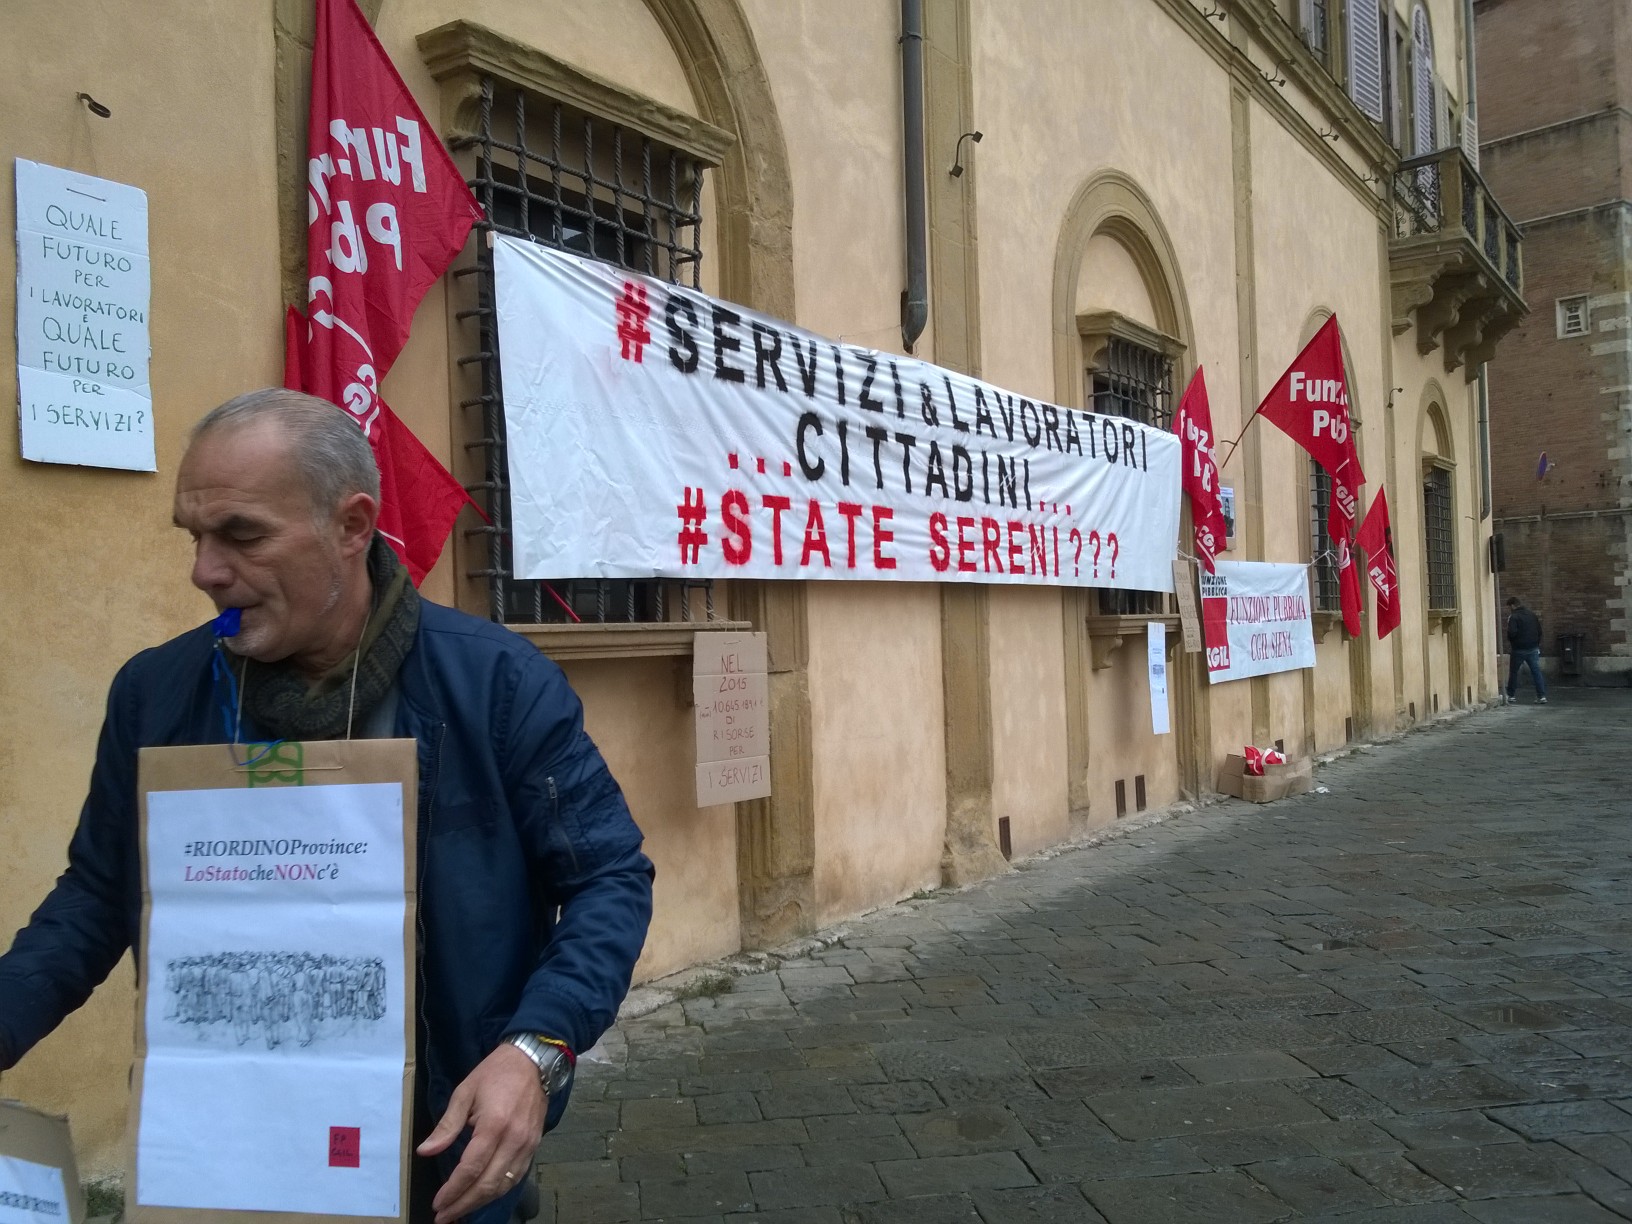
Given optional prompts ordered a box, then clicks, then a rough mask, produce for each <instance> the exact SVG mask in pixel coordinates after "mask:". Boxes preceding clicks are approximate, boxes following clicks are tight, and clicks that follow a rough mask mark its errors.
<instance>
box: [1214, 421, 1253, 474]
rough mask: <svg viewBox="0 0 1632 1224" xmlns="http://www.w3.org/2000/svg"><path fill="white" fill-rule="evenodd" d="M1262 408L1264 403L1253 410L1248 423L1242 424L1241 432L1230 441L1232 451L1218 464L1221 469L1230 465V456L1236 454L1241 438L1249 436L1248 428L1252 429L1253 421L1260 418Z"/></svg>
mask: <svg viewBox="0 0 1632 1224" xmlns="http://www.w3.org/2000/svg"><path fill="white" fill-rule="evenodd" d="M1262 408H1263V405H1262V404H1259V405H1258V407H1257V408H1254V409H1253V410H1252V415H1251V416H1249V417H1248V418H1247V423H1246V424H1245V425H1243V426H1241V432H1240V433H1238V434H1236V435H1235V441H1234V442H1231V443H1230V453H1229V454H1228V455H1225V456H1224V458H1223V460H1222V461H1221V462H1220V463H1219V465H1218V470H1219V471H1221V472H1222V471H1223V470H1224V469H1225V467H1226V466H1228V464H1229V462H1230V457H1231V456H1232V455H1234V454H1235V448H1236V447H1238V446H1240V445H1241V439H1242V438H1244V437H1246V436H1247V430H1248V429H1250V428H1251V427H1252V423H1253V422H1254V421H1256V420H1257V419H1258V413H1259V411H1260V410H1261V409H1262Z"/></svg>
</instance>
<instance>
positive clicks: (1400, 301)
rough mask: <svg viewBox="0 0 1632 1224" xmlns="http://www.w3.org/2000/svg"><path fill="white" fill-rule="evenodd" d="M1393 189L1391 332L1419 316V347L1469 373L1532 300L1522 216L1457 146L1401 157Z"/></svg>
mask: <svg viewBox="0 0 1632 1224" xmlns="http://www.w3.org/2000/svg"><path fill="white" fill-rule="evenodd" d="M1393 194H1394V237H1393V239H1392V241H1390V243H1389V273H1390V279H1391V283H1392V287H1393V293H1392V297H1393V302H1392V306H1393V316H1394V334H1395V335H1400V334H1401V333H1403V332H1405V331H1408V330H1410V328H1411V327H1412V326H1413V325H1415V327H1416V329H1417V348H1418V350H1419V351H1421V352H1423V353H1431V352H1433V351H1434V350H1435V349H1436V348H1443V349H1444V352H1445V372H1446V373H1447V374H1448V373H1450V372H1451V371H1452V370H1455V369H1457V368H1458V367H1459V366H1460V367H1462V368H1463V369H1464V370H1465V373H1466V377H1467V378H1468V379H1469V381H1471V380H1472V379H1473V377H1474V376H1475V374H1476V373H1477V372H1478V369H1479V366H1480V365H1481V364H1482V363H1483V362H1485V361H1488V360H1489V359H1490V357H1491V356H1492V355H1493V354H1494V352H1495V350H1496V342H1497V341H1498V340H1500V339H1501V338H1502V337H1503V336H1504V335H1506V334H1507V333H1508V332H1509V331H1511V330H1512V329H1513V327H1514V326H1516V325H1517V324H1518V322H1519V320H1520V319H1521V318H1523V317H1524V315H1525V313H1526V311H1527V310H1528V307H1526V305H1525V303H1524V265H1523V261H1522V259H1521V245H1522V244H1521V240H1520V236H1519V229H1518V226H1516V225H1514V224H1513V221H1512V219H1511V218H1509V217H1508V215H1507V214H1506V213H1505V212H1503V211H1502V206H1501V205H1500V204H1498V203H1497V202H1496V198H1495V197H1494V196H1493V195H1492V194H1491V192H1490V188H1489V187H1487V186H1486V185H1485V181H1484V179H1482V178H1480V177H1479V171H1478V170H1476V169H1474V166H1473V163H1472V162H1470V161H1469V160H1468V158H1467V156H1466V154H1464V153H1463V152H1462V150H1461V149H1460V148H1457V147H1451V148H1445V149H1440V150H1439V151H1437V152H1434V153H1429V154H1426V155H1424V156H1421V157H1413V158H1411V159H1409V160H1408V161H1403V162H1401V163H1400V166H1399V169H1398V170H1396V171H1395V173H1394V193H1393Z"/></svg>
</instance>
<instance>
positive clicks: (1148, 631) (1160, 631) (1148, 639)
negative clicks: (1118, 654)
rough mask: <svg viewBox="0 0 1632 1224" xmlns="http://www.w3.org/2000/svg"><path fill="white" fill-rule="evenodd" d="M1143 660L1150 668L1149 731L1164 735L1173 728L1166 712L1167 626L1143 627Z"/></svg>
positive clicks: (1149, 625)
mask: <svg viewBox="0 0 1632 1224" xmlns="http://www.w3.org/2000/svg"><path fill="white" fill-rule="evenodd" d="M1145 659H1146V663H1147V665H1148V666H1149V668H1150V729H1151V732H1152V733H1153V734H1155V735H1166V734H1167V733H1168V732H1169V731H1171V730H1172V729H1173V726H1172V723H1171V722H1170V721H1169V719H1168V710H1167V626H1166V625H1164V624H1163V623H1162V622H1161V621H1150V622H1149V623H1147V624H1146V626H1145Z"/></svg>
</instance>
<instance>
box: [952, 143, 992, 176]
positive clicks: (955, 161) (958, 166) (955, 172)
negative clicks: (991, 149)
mask: <svg viewBox="0 0 1632 1224" xmlns="http://www.w3.org/2000/svg"><path fill="white" fill-rule="evenodd" d="M982 135H984V133H981V132H965V133H964V134H963V135H962V136H959V137H958V143H957V147H956V148H954V149H953V150H952V169H950V170H948V171H947V173H948V174H950V175H951V176H952V177H953V178H961V177H962V176H963V142H964V141H966V140H972V141H974V142H975V143H976V144H979V143H980V141H981V137H982Z"/></svg>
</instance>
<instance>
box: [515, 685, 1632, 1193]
mask: <svg viewBox="0 0 1632 1224" xmlns="http://www.w3.org/2000/svg"><path fill="white" fill-rule="evenodd" d="M1316 782H1317V784H1318V785H1323V786H1325V787H1328V788H1329V792H1330V793H1327V794H1310V795H1306V796H1303V797H1300V798H1298V799H1293V800H1288V801H1285V802H1282V803H1278V804H1272V805H1268V806H1265V807H1254V806H1252V805H1249V804H1245V803H1241V802H1236V801H1230V802H1224V803H1219V804H1216V805H1214V806H1210V807H1207V808H1204V809H1201V810H1198V811H1191V812H1184V813H1180V814H1177V815H1175V816H1173V817H1172V818H1170V819H1168V820H1166V821H1164V822H1161V823H1151V824H1148V825H1145V826H1144V827H1140V828H1135V829H1131V830H1129V831H1128V832H1126V833H1125V834H1124V835H1122V836H1118V837H1114V838H1111V839H1109V840H1106V841H1104V842H1103V843H1102V844H1099V845H1095V846H1091V847H1088V848H1085V849H1078V850H1072V851H1069V852H1067V853H1063V854H1061V855H1059V856H1058V857H1055V858H1052V859H1048V860H1044V861H1038V862H1035V863H1031V864H1026V865H1023V866H1022V867H1021V869H1020V870H1018V871H1016V872H1014V873H1013V874H1011V875H1008V876H1005V877H1003V878H1001V879H998V880H994V881H991V882H989V883H987V884H984V885H981V886H979V887H976V888H973V889H971V890H968V891H966V892H962V893H956V894H938V895H935V896H931V897H927V898H923V899H919V900H914V901H911V902H907V903H905V904H903V905H900V906H896V907H894V908H892V909H890V910H886V911H883V912H881V913H878V914H875V915H872V916H870V917H867V918H864V919H860V920H857V921H855V922H853V923H850V924H848V925H847V926H846V927H845V928H844V929H843V931H842V933H840V938H838V940H837V942H833V943H831V944H830V945H828V946H825V947H821V948H820V949H819V950H816V951H812V952H810V953H808V954H807V955H804V956H800V957H798V958H795V959H789V960H786V961H784V962H782V963H781V964H780V966H779V968H777V969H776V970H775V971H770V972H761V973H756V974H749V975H747V976H740V977H736V978H735V979H733V980H732V981H731V982H730V983H729V987H728V988H725V989H721V990H720V993H716V994H707V993H704V994H700V995H699V997H695V998H691V999H688V1000H685V1001H683V1002H674V1003H670V1004H667V1005H665V1006H663V1007H661V1008H659V1009H658V1010H656V1011H655V1012H652V1013H651V1014H649V1015H646V1016H644V1017H642V1018H640V1019H637V1020H633V1021H629V1022H626V1023H625V1024H624V1025H623V1026H621V1027H620V1029H619V1030H617V1031H616V1032H615V1033H614V1034H612V1035H611V1036H610V1037H609V1038H608V1040H607V1042H606V1043H604V1044H605V1048H606V1050H607V1051H608V1056H609V1058H610V1060H611V1061H610V1062H608V1063H604V1064H591V1063H587V1062H586V1063H585V1064H583V1066H582V1067H581V1070H580V1077H579V1085H578V1088H577V1093H576V1098H575V1101H574V1104H573V1108H572V1110H571V1111H570V1113H569V1115H568V1121H567V1123H566V1125H565V1126H564V1127H563V1128H562V1129H561V1130H560V1131H559V1132H557V1133H556V1134H554V1135H552V1136H550V1137H549V1138H548V1139H547V1140H546V1142H545V1144H544V1147H543V1149H542V1154H543V1157H544V1163H542V1164H541V1165H540V1166H539V1170H538V1174H539V1178H540V1181H541V1184H542V1186H543V1189H544V1194H543V1199H544V1214H543V1219H545V1220H559V1221H561V1222H562V1224H590V1222H592V1221H625V1220H671V1221H679V1220H687V1221H695V1222H698V1224H701V1222H703V1221H713V1222H720V1221H731V1222H734V1224H748V1222H750V1221H755V1222H763V1224H873V1222H880V1224H882V1222H897V1221H899V1222H901V1224H979V1222H982V1221H983V1222H984V1224H1008V1222H1010V1221H1061V1222H1072V1224H1077V1222H1088V1224H1092V1222H1096V1221H1109V1224H1166V1222H1169V1221H1203V1222H1206V1224H1231V1222H1236V1221H1242V1222H1246V1221H1252V1222H1257V1221H1272V1220H1285V1219H1320V1220H1327V1219H1339V1218H1341V1219H1344V1220H1352V1221H1357V1222H1365V1224H1452V1222H1453V1221H1454V1222H1466V1221H1470V1220H1474V1221H1485V1222H1486V1224H1550V1222H1555V1221H1556V1222H1558V1224H1594V1222H1598V1221H1605V1222H1608V1221H1615V1220H1622V1219H1632V1188H1629V1186H1628V1183H1629V1182H1632V883H1629V879H1628V876H1629V872H1628V869H1627V865H1628V834H1629V832H1632V693H1628V692H1626V691H1579V690H1577V691H1572V690H1562V691H1558V692H1557V693H1556V694H1555V696H1554V700H1553V703H1552V704H1551V705H1549V706H1547V707H1537V706H1533V705H1528V704H1526V705H1522V706H1518V707H1510V708H1505V709H1498V710H1491V711H1488V712H1484V713H1480V714H1478V715H1476V716H1473V717H1470V718H1466V719H1463V720H1461V721H1460V722H1457V723H1455V724H1453V725H1450V726H1442V727H1437V728H1434V729H1431V730H1428V731H1424V732H1421V733H1418V734H1413V735H1409V736H1406V737H1404V738H1403V739H1401V740H1399V741H1396V742H1394V743H1392V744H1388V745H1383V746H1379V747H1375V748H1372V749H1368V750H1365V751H1361V752H1357V753H1355V754H1353V755H1351V756H1348V757H1346V758H1344V759H1342V760H1340V761H1337V762H1334V763H1332V764H1329V765H1326V766H1324V767H1321V768H1319V769H1317V774H1316ZM882 815H884V814H882V813H881V816H882ZM713 986H714V988H716V989H719V988H720V987H722V986H723V983H721V982H718V981H716V982H715V983H713ZM703 987H704V989H705V990H706V989H708V987H709V983H708V982H707V980H706V979H704V983H703Z"/></svg>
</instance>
